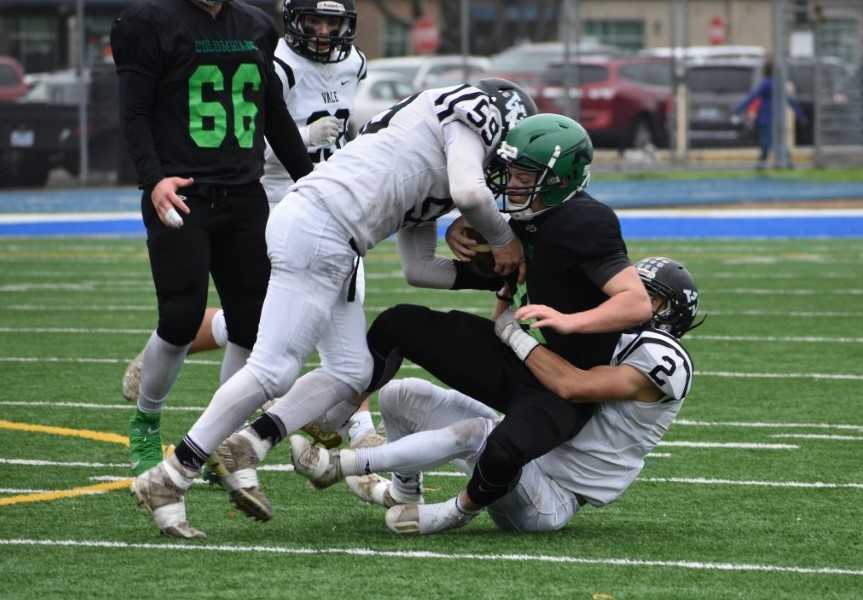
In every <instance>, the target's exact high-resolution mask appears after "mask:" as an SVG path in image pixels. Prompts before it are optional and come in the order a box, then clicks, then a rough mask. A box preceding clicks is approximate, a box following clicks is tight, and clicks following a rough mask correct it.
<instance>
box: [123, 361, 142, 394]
mask: <svg viewBox="0 0 863 600" xmlns="http://www.w3.org/2000/svg"><path fill="white" fill-rule="evenodd" d="M143 364H144V351H143V350H141V351H140V352H139V353H138V356H136V357H135V358H133V359H132V361H131V362H130V363H129V364H128V366H127V367H126V372H125V373H123V398H125V399H126V400H128V401H129V402H138V391H139V388H140V387H141V366H142V365H143Z"/></svg>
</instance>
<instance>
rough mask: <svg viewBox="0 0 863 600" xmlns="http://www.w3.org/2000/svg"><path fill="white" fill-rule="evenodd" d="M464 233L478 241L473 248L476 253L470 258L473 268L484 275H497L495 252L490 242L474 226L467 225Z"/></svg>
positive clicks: (478, 273)
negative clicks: (495, 270)
mask: <svg viewBox="0 0 863 600" xmlns="http://www.w3.org/2000/svg"><path fill="white" fill-rule="evenodd" d="M464 233H465V235H466V236H468V237H469V238H471V239H472V240H474V241H475V242H477V245H476V246H474V248H473V249H474V250H475V251H476V254H475V255H474V256H473V257H472V258H471V259H470V266H471V268H472V269H473V270H474V272H475V273H476V274H477V275H480V276H482V277H497V276H498V275H497V273H495V272H494V254H493V253H492V251H491V246H490V245H489V243H488V242H487V241H486V239H485V238H484V237H483V236H482V234H481V233H480V232H479V231H477V230H476V229H473V228H472V227H465V228H464Z"/></svg>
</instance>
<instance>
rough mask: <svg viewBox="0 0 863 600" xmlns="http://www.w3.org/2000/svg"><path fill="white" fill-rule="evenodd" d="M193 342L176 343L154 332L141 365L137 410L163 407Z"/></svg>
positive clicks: (153, 411)
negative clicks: (176, 344) (167, 340)
mask: <svg viewBox="0 0 863 600" xmlns="http://www.w3.org/2000/svg"><path fill="white" fill-rule="evenodd" d="M190 347H191V344H186V345H185V346H175V345H174V344H170V343H168V342H166V341H165V340H163V339H162V338H160V337H159V335H158V334H157V333H156V332H155V331H154V332H153V333H152V334H151V335H150V339H149V340H148V341H147V345H146V346H145V347H144V359H143V362H142V364H141V388H140V393H139V394H138V410H140V411H141V412H145V413H155V412H160V411H161V410H162V405H163V404H164V403H165V399H166V398H167V397H168V392H170V391H171V387H172V386H173V385H174V382H175V381H177V376H178V375H179V374H180V368H181V367H182V366H183V360H184V359H185V358H186V353H188V351H189V348H190Z"/></svg>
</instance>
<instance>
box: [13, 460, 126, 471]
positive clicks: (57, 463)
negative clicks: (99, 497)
mask: <svg viewBox="0 0 863 600" xmlns="http://www.w3.org/2000/svg"><path fill="white" fill-rule="evenodd" d="M0 465H17V466H22V467H83V468H86V469H120V468H123V469H128V468H129V464H128V463H97V462H76V461H64V460H33V459H29V458H0Z"/></svg>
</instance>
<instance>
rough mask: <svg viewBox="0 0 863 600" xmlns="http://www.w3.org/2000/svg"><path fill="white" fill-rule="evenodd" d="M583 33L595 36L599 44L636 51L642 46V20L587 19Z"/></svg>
mask: <svg viewBox="0 0 863 600" xmlns="http://www.w3.org/2000/svg"><path fill="white" fill-rule="evenodd" d="M584 35H585V36H587V37H592V38H595V39H596V40H597V41H598V42H599V43H600V44H606V45H608V46H616V47H618V48H621V49H623V50H628V51H630V52H637V51H638V50H641V49H642V48H644V21H634V20H633V21H626V20H620V21H618V20H612V21H604V20H594V19H587V20H585V21H584Z"/></svg>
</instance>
